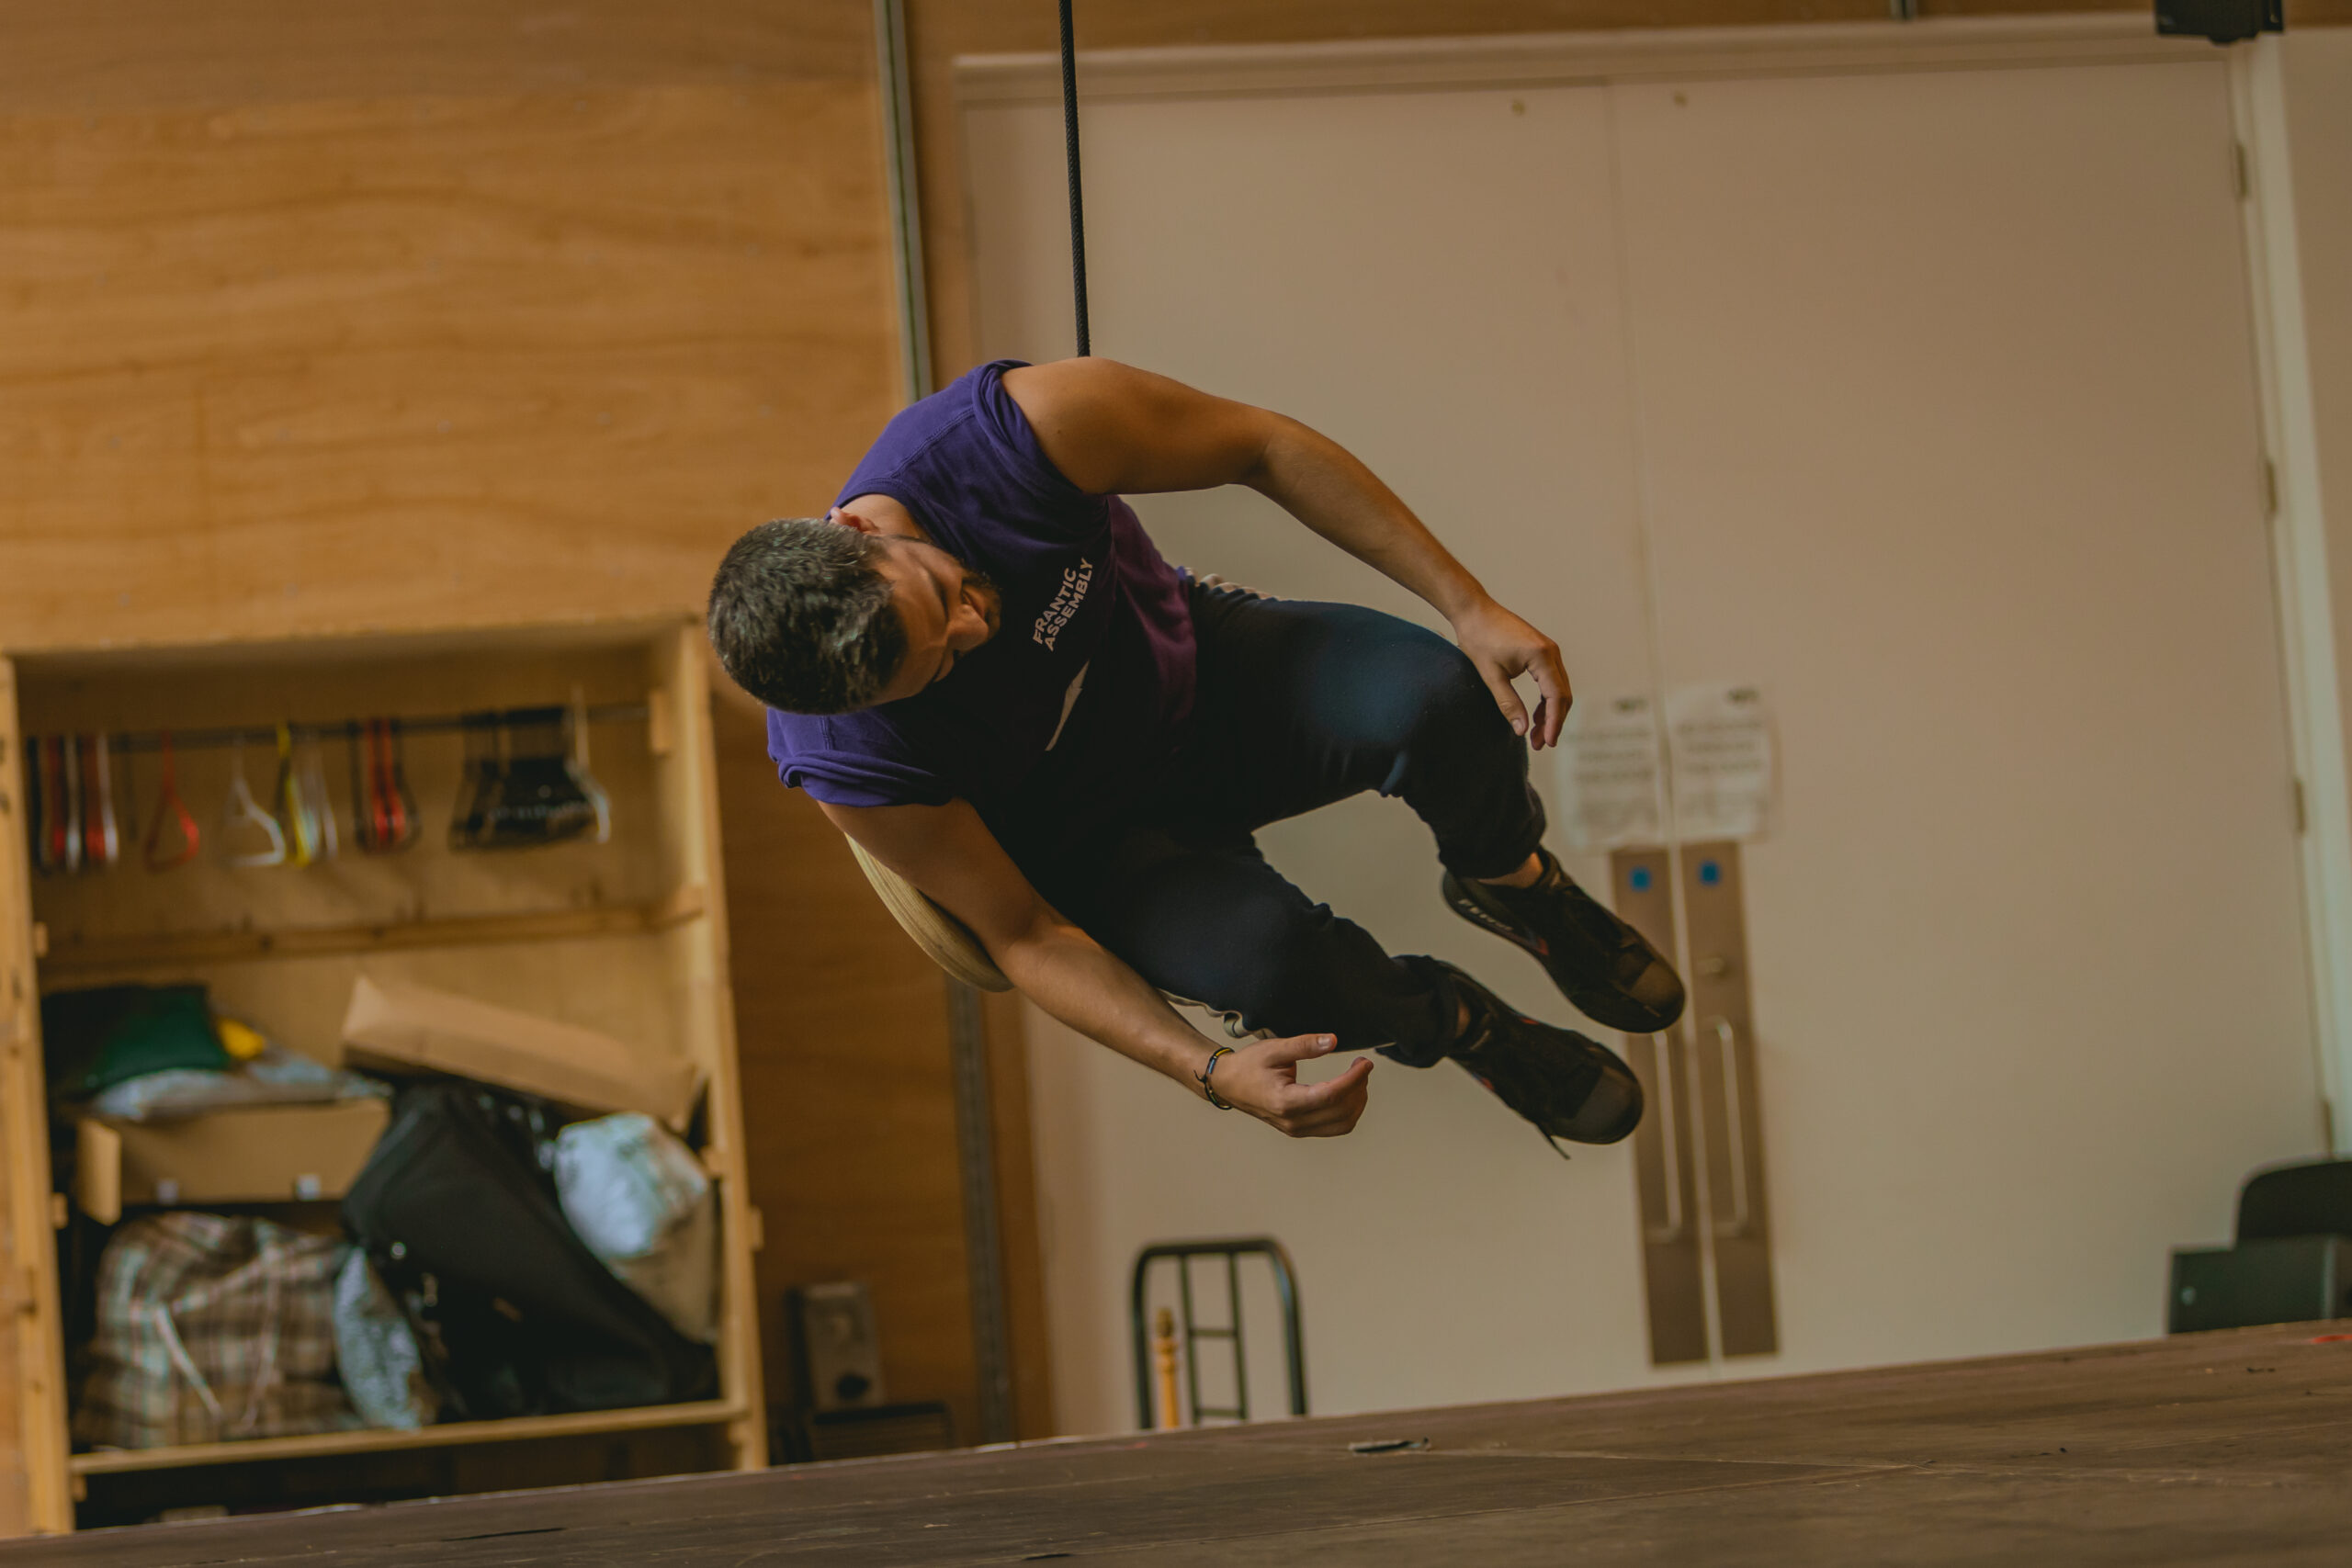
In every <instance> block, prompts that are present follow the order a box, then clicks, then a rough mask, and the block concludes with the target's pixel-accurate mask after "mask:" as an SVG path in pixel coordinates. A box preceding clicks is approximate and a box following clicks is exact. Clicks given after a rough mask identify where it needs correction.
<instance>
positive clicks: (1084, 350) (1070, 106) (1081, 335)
mask: <svg viewBox="0 0 2352 1568" xmlns="http://www.w3.org/2000/svg"><path fill="white" fill-rule="evenodd" d="M1061 5H1062V141H1063V143H1064V144H1065V145H1066V146H1067V147H1068V148H1069V286H1070V292H1071V294H1072V295H1073V296H1074V297H1075V298H1076V299H1077V301H1078V352H1079V355H1080V357H1081V358H1082V357H1084V356H1085V355H1090V354H1091V353H1093V352H1094V345H1093V337H1092V334H1091V333H1089V332H1088V331H1087V328H1086V203H1085V198H1084V197H1082V196H1081V195H1080V186H1079V179H1078V41H1077V35H1076V33H1075V32H1073V31H1072V30H1071V27H1070V17H1069V6H1070V0H1061Z"/></svg>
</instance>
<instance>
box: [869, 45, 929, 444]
mask: <svg viewBox="0 0 2352 1568" xmlns="http://www.w3.org/2000/svg"><path fill="white" fill-rule="evenodd" d="M874 49H875V54H876V63H877V65H878V67H879V71H878V75H879V78H880V81H881V89H882V105H881V107H882V170H883V177H884V180H885V183H886V186H887V189H888V199H889V203H890V262H891V269H892V272H893V274H894V276H895V277H896V279H897V283H898V289H899V380H900V382H901V384H902V386H903V388H904V389H905V392H906V398H907V401H909V402H913V401H914V400H916V399H918V398H924V397H929V396H930V395H931V389H932V384H931V376H932V368H931V301H930V299H929V296H928V293H927V292H926V290H925V288H924V287H923V266H922V188H921V186H918V185H917V183H916V179H915V112H914V87H913V80H912V77H911V75H910V72H909V70H908V66H907V9H906V5H905V0H874Z"/></svg>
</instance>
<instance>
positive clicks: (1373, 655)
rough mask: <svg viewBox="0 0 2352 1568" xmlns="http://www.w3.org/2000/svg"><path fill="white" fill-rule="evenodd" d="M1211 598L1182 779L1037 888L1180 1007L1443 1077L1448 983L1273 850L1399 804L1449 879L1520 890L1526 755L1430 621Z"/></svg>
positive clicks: (1197, 605)
mask: <svg viewBox="0 0 2352 1568" xmlns="http://www.w3.org/2000/svg"><path fill="white" fill-rule="evenodd" d="M1192 599H1193V628H1194V630H1195V632H1196V634H1197V637H1198V641H1199V647H1200V664H1199V671H1200V674H1199V687H1198V693H1197V695H1196V697H1195V699H1194V707H1193V720H1192V725H1191V728H1190V730H1189V733H1188V736H1187V739H1186V743H1185V746H1184V750H1182V753H1181V755H1180V757H1179V759H1178V763H1177V766H1176V767H1175V768H1174V769H1173V770H1172V771H1171V773H1170V777H1169V778H1168V779H1167V780H1166V781H1163V782H1161V783H1160V784H1159V786H1158V787H1154V788H1152V789H1149V790H1148V791H1146V792H1143V794H1142V795H1141V796H1140V797H1139V799H1138V803H1137V805H1136V809H1135V810H1134V811H1133V812H1132V813H1129V814H1126V815H1127V819H1126V820H1125V821H1123V822H1121V823H1119V824H1118V825H1116V826H1115V827H1106V828H1104V829H1103V830H1102V831H1101V832H1099V833H1098V834H1096V835H1093V836H1092V837H1093V841H1091V842H1089V843H1087V844H1085V845H1084V846H1082V847H1073V849H1072V850H1071V851H1068V852H1063V853H1061V854H1057V856H1056V857H1055V860H1054V863H1052V864H1051V865H1049V866H1041V867H1035V868H1031V869H1032V875H1033V878H1034V879H1035V881H1036V883H1037V885H1038V887H1039V890H1040V891H1041V892H1043V893H1044V894H1045V896H1046V898H1047V899H1048V900H1049V901H1050V902H1052V903H1053V904H1054V906H1055V907H1056V908H1058V909H1060V910H1061V911H1062V912H1063V913H1064V914H1066V915H1068V916H1069V918H1070V919H1074V920H1076V921H1077V922H1078V923H1079V925H1080V926H1081V927H1082V928H1083V929H1084V930H1085V931H1087V932H1088V933H1089V934H1090V935H1091V936H1092V937H1093V938H1094V939H1095V940H1096V941H1098V942H1101V943H1103V946H1104V947H1105V948H1107V949H1109V950H1110V951H1111V952H1112V953H1116V954H1117V955H1118V956H1119V957H1120V958H1121V959H1123V960H1125V962H1126V963H1127V964H1129V965H1131V966H1132V967H1133V968H1134V969H1135V970H1136V972H1137V973H1138V974H1140V975H1142V976H1144V978H1145V979H1147V980H1148V981H1150V982H1151V983H1152V984H1153V985H1155V986H1157V987H1159V988H1160V989H1161V990H1164V991H1167V992H1170V993H1171V994H1172V995H1175V996H1179V997H1183V998H1189V999H1191V1000H1193V1001H1198V1002H1204V1003H1206V1004H1207V1005H1208V1006H1210V1007H1212V1008H1215V1009H1217V1010H1220V1011H1225V1012H1229V1013H1236V1014H1238V1015H1239V1016H1240V1018H1241V1019H1242V1021H1244V1022H1245V1023H1247V1024H1248V1025H1249V1026H1250V1028H1252V1029H1268V1030H1272V1032H1274V1033H1276V1034H1283V1035H1288V1034H1304V1033H1307V1032H1312V1031H1323V1032H1330V1033H1333V1034H1336V1035H1337V1036H1338V1037H1339V1041H1340V1046H1341V1047H1342V1048H1353V1049H1363V1048H1365V1047H1368V1046H1379V1047H1383V1048H1384V1051H1383V1054H1384V1055H1389V1056H1393V1057H1395V1058H1397V1059H1398V1060H1400V1061H1403V1062H1407V1063H1408V1064H1410V1065H1412V1066H1430V1064H1432V1063H1434V1062H1436V1061H1438V1060H1440V1059H1441V1058H1442V1055H1443V1054H1444V1050H1445V1047H1446V1045H1447V1044H1448V1043H1451V1042H1452V1040H1453V1023H1454V1017H1455V1011H1454V998H1453V986H1452V984H1451V983H1450V982H1449V981H1448V979H1447V978H1446V976H1444V974H1443V973H1442V971H1440V970H1439V969H1438V968H1437V967H1436V966H1435V965H1434V964H1432V963H1431V962H1430V960H1428V959H1426V958H1412V957H1405V958H1396V957H1391V956H1390V955H1389V954H1388V953H1386V952H1385V951H1384V950H1383V949H1382V947H1381V946H1380V944H1379V943H1378V942H1375V941H1374V940H1373V938H1372V936H1371V934H1370V933H1369V932H1367V931H1364V930H1363V927H1361V926H1358V925H1356V924H1355V923H1354V922H1352V921H1350V920H1345V919H1340V917H1339V916H1337V915H1335V914H1333V913H1332V912H1331V909H1330V907H1329V905H1325V904H1317V903H1315V902H1313V901H1312V900H1310V899H1309V898H1308V897H1306V895H1305V894H1304V893H1302V892H1300V891H1299V890H1298V889H1297V888H1296V887H1294V886H1291V884H1290V883H1289V882H1288V881H1287V880H1286V879H1285V878H1284V877H1283V875H1282V874H1280V873H1279V872H1277V871H1275V870H1274V869H1273V867H1272V866H1270V865H1268V864H1267V863H1266V861H1265V858H1264V857H1263V856H1262V855H1261V854H1260V853H1259V852H1258V846H1257V842H1256V840H1255V838H1254V837H1253V835H1254V834H1255V832H1256V830H1257V829H1260V828H1261V827H1263V826H1265V825H1266V824H1267V823H1269V822H1276V821H1280V820H1282V819H1283V818H1286V817H1295V816H1297V815H1299V814H1300V813H1302V812H1306V811H1312V810H1314V809H1315V808H1316V807H1320V806H1329V805H1330V804H1331V803H1332V802H1334V801H1338V800H1344V799H1346V798H1347V797H1348V796H1350V795H1358V794H1361V793H1363V791H1365V790H1377V791H1378V792H1379V793H1381V794H1382V795H1395V796H1398V797H1400V798H1402V799H1403V800H1404V802H1405V803H1406V804H1407V805H1408V806H1410V807H1412V808H1413V809H1414V811H1416V812H1418V813H1419V815H1420V818H1421V820H1422V821H1424V822H1426V823H1428V824H1429V828H1430V833H1431V834H1432V835H1433V836H1434V837H1435V838H1436V840H1437V852H1438V858H1439V859H1440V860H1441V861H1442V862H1443V863H1444V864H1445V865H1446V867H1447V868H1448V869H1450V870H1452V871H1453V872H1454V873H1455V874H1458V875H1463V876H1499V875H1502V874H1505V873H1507V872H1510V871H1512V870H1515V869H1517V868H1518V867H1519V866H1520V865H1521V863H1524V862H1525V861H1526V859H1527V857H1528V856H1529V854H1531V853H1532V852H1533V851H1534V849H1535V846H1536V843H1537V841H1538V840H1540V839H1541V838H1542V837H1543V834H1544V808H1543V806H1542V804H1541V803H1540V802H1539V801H1538V800H1537V798H1536V795H1535V792H1534V791H1533V789H1532V788H1531V787H1530V786H1529V784H1528V777H1527V746H1526V743H1525V742H1524V741H1522V740H1521V739H1520V738H1519V737H1518V736H1516V735H1514V734H1512V733H1511V728H1510V725H1509V724H1508V723H1506V722H1505V721H1504V719H1503V716H1502V714H1501V712H1500V711H1499V710H1498V709H1497V707H1496V706H1495V700H1494V698H1493V696H1492V695H1490V694H1488V693H1487V688H1486V684H1485V682H1482V681H1480V680H1479V678H1478V673H1477V671H1476V670H1475V669H1474V668H1472V666H1471V663H1470V660H1468V659H1467V658H1465V657H1464V655H1463V653H1462V651H1461V650H1460V649H1457V648H1455V647H1454V646H1453V644H1452V643H1451V642H1448V641H1447V640H1446V639H1445V638H1443V637H1439V636H1437V635H1436V634H1435V633H1433V632H1430V631H1428V630H1426V629H1424V628H1422V627H1420V626H1414V625H1413V624H1412V623H1410V622H1408V621H1402V620H1399V619H1397V617H1396V616H1394V615H1383V614H1382V613H1380V612H1379V611H1377V610H1367V609H1364V608H1362V607H1361V606H1358V605H1353V604H1313V603H1306V602H1301V601H1294V600H1278V599H1251V598H1250V597H1248V596H1246V595H1244V594H1241V593H1238V592H1233V591H1231V590H1209V589H1203V588H1200V587H1198V586H1197V585H1195V586H1194V587H1193V591H1192ZM1435 896H1436V895H1435V890H1434V889H1432V890H1431V897H1435Z"/></svg>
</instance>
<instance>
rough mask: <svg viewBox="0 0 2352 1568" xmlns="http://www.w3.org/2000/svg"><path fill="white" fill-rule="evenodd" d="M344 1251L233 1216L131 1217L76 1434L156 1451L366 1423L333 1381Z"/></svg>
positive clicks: (103, 1263)
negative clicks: (337, 1293)
mask: <svg viewBox="0 0 2352 1568" xmlns="http://www.w3.org/2000/svg"><path fill="white" fill-rule="evenodd" d="M348 1250H349V1247H348V1244H346V1243H345V1242H342V1241H340V1240H337V1239H335V1238H334V1237H332V1236H318V1235H304V1234H302V1233H301V1232H300V1231H293V1230H288V1229H287V1228H286V1227H285V1226H283V1225H277V1224H271V1223H270V1222H269V1221H267V1220H259V1219H252V1218H247V1217H242V1216H231V1215H226V1214H200V1213H176V1212H175V1213H162V1214H153V1215H149V1216H146V1217H144V1218H141V1219H136V1220H132V1221H130V1223H129V1224H125V1225H124V1226H123V1227H122V1228H121V1229H120V1230H119V1231H117V1232H116V1233H115V1235H114V1239H113V1240H112V1241H110V1242H109V1243H107V1250H106V1256H105V1257H104V1258H100V1259H99V1262H98V1303H97V1310H98V1330H97V1335H96V1338H95V1339H93V1340H92V1342H91V1346H90V1361H91V1365H90V1375H89V1379H88V1381H87V1382H86V1383H85V1385H84V1388H83V1392H82V1397H81V1400H80V1402H79V1404H77V1405H76V1406H75V1409H74V1437H75V1438H77V1439H79V1440H80V1441H83V1442H86V1443H91V1444H94V1445H97V1446H100V1447H108V1448H120V1449H151V1448H160V1447H164V1446H166V1445H169V1444H175V1443H209V1442H219V1441H222V1440H224V1439H232V1438H274V1437H282V1436H285V1435H288V1434H290V1433H298V1432H334V1431H342V1430H344V1429H346V1428H349V1427H356V1426H358V1425H359V1417H358V1415H357V1413H356V1412H355V1411H354V1410H353V1409H352V1407H351V1402H350V1401H349V1400H348V1399H346V1398H345V1396H344V1393H343V1388H342V1386H341V1385H340V1384H339V1383H338V1382H336V1381H335V1364H334V1279H335V1273H336V1270H337V1269H340V1268H341V1267H342V1265H343V1260H344V1255H345V1253H346V1252H347V1251H348Z"/></svg>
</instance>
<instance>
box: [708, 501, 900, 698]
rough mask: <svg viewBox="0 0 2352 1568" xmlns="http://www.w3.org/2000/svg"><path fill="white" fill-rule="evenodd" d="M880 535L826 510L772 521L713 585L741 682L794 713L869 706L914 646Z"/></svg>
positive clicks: (721, 628)
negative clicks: (882, 564)
mask: <svg viewBox="0 0 2352 1568" xmlns="http://www.w3.org/2000/svg"><path fill="white" fill-rule="evenodd" d="M881 552H882V546H881V543H880V542H879V541H878V540H876V539H875V538H874V537H872V536H870V535H866V534H864V533H861V532H859V531H858V530H857V529H855V528H851V527H846V526H844V525H841V524H838V523H829V522H827V521H825V520H824V519H823V518H821V517H787V518H784V519H782V520H781V521H778V522H775V523H763V524H761V525H759V526H758V527H756V528H753V529H752V530H751V531H750V532H749V533H747V534H745V535H744V536H742V537H741V538H740V539H738V540H736V541H735V544H734V546H733V547H732V548H730V549H729V550H728V552H727V558H726V559H725V560H723V561H721V562H719V563H718V577H717V578H716V579H715V580H714V581H712V583H711V585H710V615H709V618H708V625H709V627H710V646H711V648H712V649H714V650H716V651H717V653H718V662H719V664H720V665H721V666H722V667H724V668H725V670H726V671H727V673H728V674H729V675H731V676H733V677H734V679H735V683H736V684H737V685H739V686H741V687H742V688H743V689H744V690H745V691H747V692H749V693H751V694H752V695H753V696H755V697H757V698H759V699H760V701H762V702H763V703H765V704H767V705H768V706H770V707H772V708H782V709H784V710H785V711H786V712H788V713H848V712H850V711H852V710H853V709H855V708H862V707H870V706H872V705H873V703H874V700H875V698H876V696H878V695H879V694H880V693H881V691H882V688H883V687H884V686H886V685H888V683H889V681H890V677H891V676H892V675H894V674H896V673H897V672H898V669H899V661H900V660H903V659H905V658H906V656H907V628H906V626H905V624H904V623H902V622H901V621H900V620H899V615H898V612H897V611H895V610H894V609H892V608H891V605H890V584H889V582H888V580H886V579H885V578H884V577H883V576H882V574H881V572H880V571H878V570H876V562H877V561H878V560H879V559H880V558H881Z"/></svg>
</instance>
